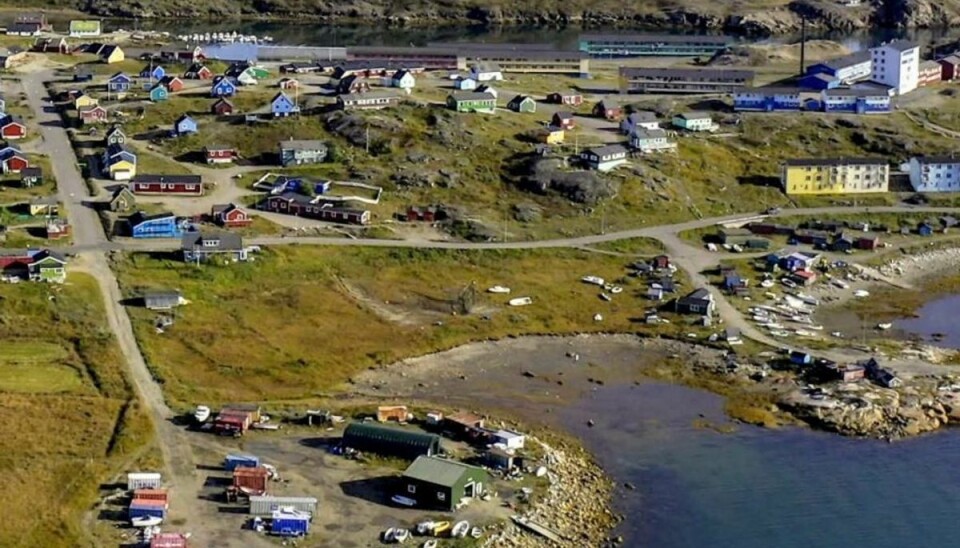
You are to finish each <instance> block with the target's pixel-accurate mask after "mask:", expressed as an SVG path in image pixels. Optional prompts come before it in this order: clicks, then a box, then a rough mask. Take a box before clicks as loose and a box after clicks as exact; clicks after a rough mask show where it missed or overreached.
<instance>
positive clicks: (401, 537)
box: [393, 527, 410, 544]
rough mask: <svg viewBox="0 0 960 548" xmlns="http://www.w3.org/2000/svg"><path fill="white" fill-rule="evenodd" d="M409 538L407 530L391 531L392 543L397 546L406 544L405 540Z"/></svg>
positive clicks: (397, 529) (398, 528)
mask: <svg viewBox="0 0 960 548" xmlns="http://www.w3.org/2000/svg"><path fill="white" fill-rule="evenodd" d="M409 538H410V531H409V530H407V529H401V528H400V527H397V528H396V529H394V530H393V542H396V543H398V544H403V543H404V542H407V539H409Z"/></svg>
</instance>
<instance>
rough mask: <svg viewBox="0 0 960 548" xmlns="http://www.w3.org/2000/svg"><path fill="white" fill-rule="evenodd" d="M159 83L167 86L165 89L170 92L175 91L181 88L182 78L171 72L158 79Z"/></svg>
mask: <svg viewBox="0 0 960 548" xmlns="http://www.w3.org/2000/svg"><path fill="white" fill-rule="evenodd" d="M160 85H162V86H163V87H165V88H167V91H169V92H170V93H176V92H178V91H181V90H182V89H183V80H181V79H180V78H178V77H176V76H174V75H172V74H168V75H166V76H164V77H163V78H162V79H161V80H160Z"/></svg>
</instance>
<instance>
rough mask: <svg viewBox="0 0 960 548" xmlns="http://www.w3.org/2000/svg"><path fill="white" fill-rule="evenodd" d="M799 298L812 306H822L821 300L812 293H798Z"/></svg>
mask: <svg viewBox="0 0 960 548" xmlns="http://www.w3.org/2000/svg"><path fill="white" fill-rule="evenodd" d="M797 298H798V299H800V300H801V301H803V302H804V303H806V304H808V305H810V306H820V300H819V299H817V298H816V297H813V296H811V295H807V294H804V293H797Z"/></svg>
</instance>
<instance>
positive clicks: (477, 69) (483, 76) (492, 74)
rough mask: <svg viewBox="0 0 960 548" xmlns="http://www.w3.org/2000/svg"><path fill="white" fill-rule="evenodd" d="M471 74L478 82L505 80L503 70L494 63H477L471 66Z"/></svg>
mask: <svg viewBox="0 0 960 548" xmlns="http://www.w3.org/2000/svg"><path fill="white" fill-rule="evenodd" d="M470 76H471V77H473V78H474V79H476V80H477V81H478V82H491V81H496V82H499V81H501V80H503V72H501V71H500V67H499V66H497V65H495V64H493V63H477V64H476V65H473V66H472V67H470Z"/></svg>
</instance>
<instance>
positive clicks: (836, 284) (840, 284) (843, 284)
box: [830, 280, 850, 289]
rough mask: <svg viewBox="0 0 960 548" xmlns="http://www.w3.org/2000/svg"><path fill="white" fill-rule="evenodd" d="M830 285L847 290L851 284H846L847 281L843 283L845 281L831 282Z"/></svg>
mask: <svg viewBox="0 0 960 548" xmlns="http://www.w3.org/2000/svg"><path fill="white" fill-rule="evenodd" d="M830 283H832V284H833V285H835V286H837V287H839V288H840V289H847V288H849V287H850V284H848V283H847V282H845V281H843V280H830Z"/></svg>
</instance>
